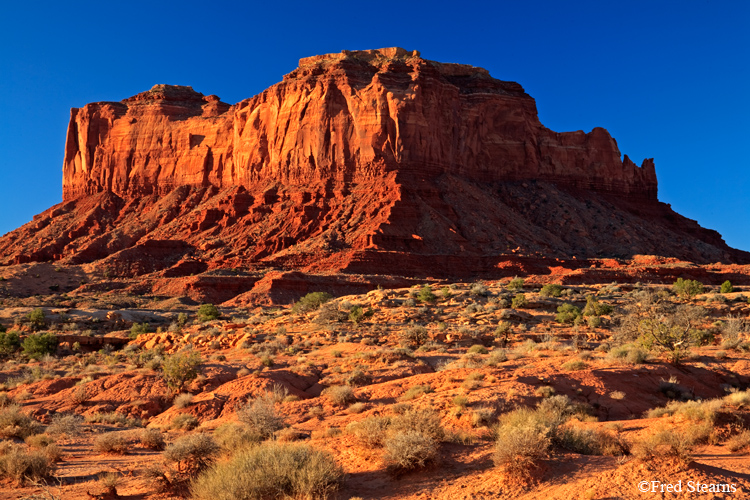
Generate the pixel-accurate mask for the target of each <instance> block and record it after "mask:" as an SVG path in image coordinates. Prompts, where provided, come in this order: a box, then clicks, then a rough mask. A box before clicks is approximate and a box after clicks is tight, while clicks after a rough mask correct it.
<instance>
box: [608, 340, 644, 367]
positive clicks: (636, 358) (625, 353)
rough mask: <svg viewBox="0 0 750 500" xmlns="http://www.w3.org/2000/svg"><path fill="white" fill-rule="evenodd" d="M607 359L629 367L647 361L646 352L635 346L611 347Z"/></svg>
mask: <svg viewBox="0 0 750 500" xmlns="http://www.w3.org/2000/svg"><path fill="white" fill-rule="evenodd" d="M607 357H608V358H609V359H611V360H613V361H616V362H618V363H623V364H630V365H641V364H643V363H645V362H646V359H648V352H647V351H646V350H644V349H642V348H640V347H638V346H636V345H633V344H626V345H621V346H617V347H613V348H612V349H611V350H610V351H609V352H608V353H607Z"/></svg>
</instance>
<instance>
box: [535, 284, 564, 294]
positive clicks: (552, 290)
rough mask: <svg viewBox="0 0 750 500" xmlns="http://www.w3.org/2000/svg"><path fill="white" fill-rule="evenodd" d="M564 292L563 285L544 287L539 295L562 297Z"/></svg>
mask: <svg viewBox="0 0 750 500" xmlns="http://www.w3.org/2000/svg"><path fill="white" fill-rule="evenodd" d="M562 291H563V287H562V285H555V284H550V285H544V286H543V287H542V289H541V290H540V291H539V295H541V296H542V297H559V296H560V295H562Z"/></svg>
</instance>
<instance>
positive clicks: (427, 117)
mask: <svg viewBox="0 0 750 500" xmlns="http://www.w3.org/2000/svg"><path fill="white" fill-rule="evenodd" d="M389 173H396V174H398V176H399V177H400V178H404V179H413V178H425V179H434V178H437V177H439V176H441V175H455V176H459V177H462V178H465V179H467V180H472V181H477V182H483V183H488V182H498V181H509V180H526V179H543V180H546V181H550V182H555V183H558V184H564V185H568V186H573V187H576V188H581V189H592V190H596V191H600V192H612V193H616V194H618V195H625V196H629V197H633V198H644V199H651V200H655V199H656V174H655V171H654V165H653V162H652V161H651V160H646V161H645V162H644V164H643V166H642V167H640V168H639V167H637V166H636V165H635V164H633V163H632V162H631V161H630V160H629V159H628V158H627V156H626V157H625V159H624V160H621V159H620V151H619V150H618V149H617V143H616V142H615V141H614V139H612V138H611V137H610V136H609V134H608V133H607V131H606V130H604V129H601V128H596V129H594V130H593V131H592V132H590V133H588V134H584V133H583V132H568V133H562V134H558V133H555V132H552V131H551V130H548V129H546V128H545V127H543V126H542V124H541V123H539V119H538V117H537V111H536V104H535V102H534V100H533V99H532V98H531V97H529V96H528V95H527V94H526V93H525V92H524V90H523V88H521V86H520V85H518V84H517V83H513V82H503V81H500V80H496V79H494V78H492V77H491V76H490V75H489V73H488V72H487V71H486V70H484V69H481V68H475V67H472V66H466V65H461V64H441V63H437V62H434V61H427V60H425V59H422V58H421V57H420V56H419V53H418V52H417V51H414V52H407V51H405V50H403V49H399V48H393V49H381V50H368V51H359V52H348V51H345V52H343V53H341V54H329V55H324V56H316V57H310V58H306V59H302V60H301V61H300V65H299V68H297V69H296V70H294V71H293V72H292V73H290V74H288V75H286V76H285V77H284V81H282V82H281V83H278V84H276V85H274V86H273V87H271V88H269V89H268V90H266V91H265V92H263V93H261V94H259V95H257V96H255V97H253V98H251V99H247V100H245V101H242V102H240V103H238V104H236V105H234V106H231V107H230V106H228V105H226V104H224V103H222V102H220V101H219V99H218V98H217V97H216V96H208V97H204V96H203V95H202V94H199V93H197V92H194V91H193V90H192V88H190V87H174V86H167V85H157V86H155V87H154V88H153V89H151V90H150V91H148V92H144V93H142V94H138V95H137V96H135V97H131V98H130V99H125V100H124V101H122V102H121V103H96V104H89V105H87V106H85V107H84V108H82V109H74V110H73V111H72V114H71V121H70V126H69V128H68V140H67V145H66V152H65V161H64V167H63V193H64V200H65V201H70V200H73V199H76V198H79V197H81V196H83V195H90V194H94V193H98V192H102V191H109V192H112V193H114V194H116V195H118V196H121V197H125V198H127V197H133V196H142V195H144V194H151V193H161V194H163V193H166V192H169V191H171V190H172V189H174V188H175V187H178V186H182V185H189V186H197V187H208V186H215V187H217V188H219V189H222V188H226V187H234V186H243V187H244V188H246V189H249V190H252V189H254V188H255V187H256V186H258V185H265V184H268V183H281V184H283V185H286V186H292V185H294V186H305V187H309V186H310V185H311V184H323V185H325V184H330V183H333V184H343V183H348V184H352V183H353V184H359V183H361V182H366V181H371V180H374V179H382V178H383V177H384V176H387V174H389ZM399 180H401V179H399Z"/></svg>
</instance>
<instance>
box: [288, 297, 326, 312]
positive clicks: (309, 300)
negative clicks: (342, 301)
mask: <svg viewBox="0 0 750 500" xmlns="http://www.w3.org/2000/svg"><path fill="white" fill-rule="evenodd" d="M331 299H333V295H331V294H330V293H326V292H310V293H308V294H307V295H305V296H304V297H302V298H301V299H299V300H298V301H297V302H296V303H295V304H294V306H293V307H292V311H293V312H295V313H306V312H310V311H315V310H317V309H318V308H320V306H322V305H323V304H325V303H326V302H328V301H329V300H331Z"/></svg>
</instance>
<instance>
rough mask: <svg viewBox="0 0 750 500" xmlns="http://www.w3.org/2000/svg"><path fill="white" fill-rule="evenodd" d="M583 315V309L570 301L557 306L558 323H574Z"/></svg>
mask: <svg viewBox="0 0 750 500" xmlns="http://www.w3.org/2000/svg"><path fill="white" fill-rule="evenodd" d="M580 317H581V310H580V309H579V308H577V307H576V306H574V305H573V304H570V303H567V302H566V303H565V304H563V305H561V306H559V307H558V308H557V316H555V319H556V320H557V322H558V323H562V324H568V325H569V324H573V323H575V322H576V320H577V319H578V318H580Z"/></svg>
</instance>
